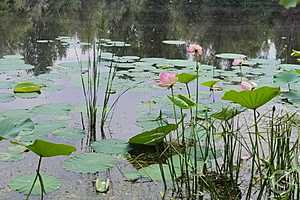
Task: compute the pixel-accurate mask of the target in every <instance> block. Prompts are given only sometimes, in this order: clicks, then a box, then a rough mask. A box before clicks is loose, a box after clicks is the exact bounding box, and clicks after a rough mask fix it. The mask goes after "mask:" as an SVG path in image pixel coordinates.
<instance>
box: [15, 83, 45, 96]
mask: <svg viewBox="0 0 300 200" xmlns="http://www.w3.org/2000/svg"><path fill="white" fill-rule="evenodd" d="M33 92H36V93H41V86H40V85H37V84H35V83H32V82H22V83H18V84H17V85H16V86H15V89H14V93H33Z"/></svg>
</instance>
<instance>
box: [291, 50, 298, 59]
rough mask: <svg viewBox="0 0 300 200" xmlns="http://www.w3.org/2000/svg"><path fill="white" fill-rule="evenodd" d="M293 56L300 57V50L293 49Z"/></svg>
mask: <svg viewBox="0 0 300 200" xmlns="http://www.w3.org/2000/svg"><path fill="white" fill-rule="evenodd" d="M291 56H293V57H300V51H296V50H294V49H293V51H292V53H291Z"/></svg>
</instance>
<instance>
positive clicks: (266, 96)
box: [223, 86, 280, 109]
mask: <svg viewBox="0 0 300 200" xmlns="http://www.w3.org/2000/svg"><path fill="white" fill-rule="evenodd" d="M279 94H280V89H279V88H274V87H268V86H265V87H261V88H257V89H255V90H249V91H240V92H238V91H235V90H230V91H228V92H226V93H225V94H224V96H223V99H224V100H228V101H231V102H233V103H237V104H240V105H241V106H243V107H245V108H248V109H257V108H259V107H260V106H263V105H264V104H266V103H267V102H269V101H271V100H272V99H273V98H274V97H276V96H278V95H279Z"/></svg>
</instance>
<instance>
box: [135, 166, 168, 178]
mask: <svg viewBox="0 0 300 200" xmlns="http://www.w3.org/2000/svg"><path fill="white" fill-rule="evenodd" d="M163 171H164V175H165V178H166V180H167V181H170V180H171V175H170V171H169V167H168V165H163ZM138 172H139V174H141V175H142V176H143V177H149V178H150V179H152V180H153V181H162V176H161V171H160V168H159V164H154V165H149V166H148V167H144V168H141V169H139V170H138Z"/></svg>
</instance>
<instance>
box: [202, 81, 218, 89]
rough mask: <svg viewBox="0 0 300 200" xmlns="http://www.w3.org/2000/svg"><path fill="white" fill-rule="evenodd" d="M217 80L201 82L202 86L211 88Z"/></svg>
mask: <svg viewBox="0 0 300 200" xmlns="http://www.w3.org/2000/svg"><path fill="white" fill-rule="evenodd" d="M218 82H219V81H218V80H211V81H206V82H203V83H201V85H202V86H205V87H209V88H213V87H214V86H215V85H216V84H217V83H218Z"/></svg>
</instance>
